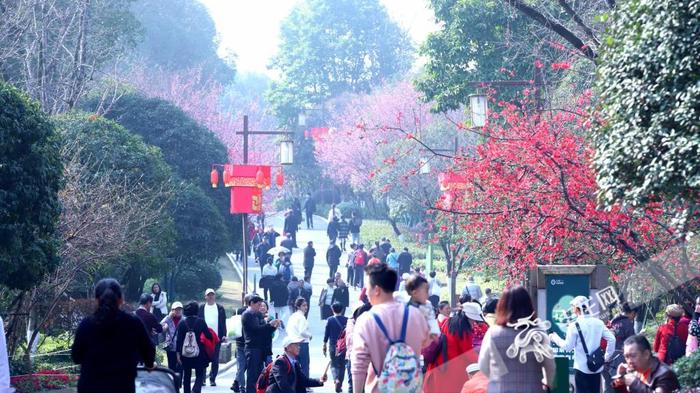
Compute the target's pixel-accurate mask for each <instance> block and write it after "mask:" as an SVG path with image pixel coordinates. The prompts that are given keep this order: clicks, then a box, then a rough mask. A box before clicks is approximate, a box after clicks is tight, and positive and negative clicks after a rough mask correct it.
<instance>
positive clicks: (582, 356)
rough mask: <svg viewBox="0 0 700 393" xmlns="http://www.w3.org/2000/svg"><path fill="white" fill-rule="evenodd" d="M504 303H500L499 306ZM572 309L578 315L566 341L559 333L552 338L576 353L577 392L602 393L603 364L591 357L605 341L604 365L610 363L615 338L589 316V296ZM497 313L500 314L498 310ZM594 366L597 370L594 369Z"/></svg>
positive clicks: (581, 298) (598, 320)
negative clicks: (596, 362)
mask: <svg viewBox="0 0 700 393" xmlns="http://www.w3.org/2000/svg"><path fill="white" fill-rule="evenodd" d="M501 299H503V297H501ZM501 301H502V300H499V307H500V302H501ZM571 307H572V309H573V312H574V314H575V315H576V321H575V322H574V323H571V324H569V327H568V328H567V330H566V339H563V340H562V339H561V338H560V337H559V336H558V335H557V334H556V333H551V334H550V335H549V337H550V339H551V340H552V342H553V343H555V344H556V345H557V346H559V347H560V348H561V349H562V350H564V351H572V350H573V351H574V370H576V372H575V375H574V379H575V384H576V391H577V392H591V393H599V392H600V378H601V373H602V371H603V362H601V363H599V364H593V363H592V362H589V361H588V356H589V355H594V354H595V353H596V351H600V352H602V349H600V342H601V339H605V341H607V347H606V348H605V355H604V362H608V361H610V359H612V356H613V354H614V353H615V336H614V335H613V334H612V332H611V331H610V330H608V329H607V328H606V327H605V324H603V322H602V321H601V320H600V319H598V318H595V317H593V316H591V315H590V314H589V310H590V308H589V305H588V298H587V297H585V296H577V297H575V298H574V300H572V301H571ZM496 312H497V313H498V311H496ZM589 364H590V366H589ZM591 366H594V368H593V369H591V368H592V367H591Z"/></svg>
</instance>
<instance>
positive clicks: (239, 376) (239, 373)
mask: <svg viewBox="0 0 700 393" xmlns="http://www.w3.org/2000/svg"><path fill="white" fill-rule="evenodd" d="M236 362H237V363H238V369H237V370H236V381H238V386H240V387H241V389H244V388H245V369H246V360H245V350H244V349H243V348H236Z"/></svg>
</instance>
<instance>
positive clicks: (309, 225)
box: [304, 193, 316, 229]
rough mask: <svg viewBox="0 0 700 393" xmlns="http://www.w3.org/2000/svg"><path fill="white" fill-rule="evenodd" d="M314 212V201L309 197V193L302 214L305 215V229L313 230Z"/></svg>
mask: <svg viewBox="0 0 700 393" xmlns="http://www.w3.org/2000/svg"><path fill="white" fill-rule="evenodd" d="M315 212H316V201H315V200H314V198H312V197H311V193H308V194H306V201H304V214H305V215H306V229H313V228H314V213H315Z"/></svg>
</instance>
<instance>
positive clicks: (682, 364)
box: [673, 351, 700, 389]
mask: <svg viewBox="0 0 700 393" xmlns="http://www.w3.org/2000/svg"><path fill="white" fill-rule="evenodd" d="M673 371H675V372H676V375H678V381H679V382H680V383H681V387H682V388H684V389H689V388H700V351H695V352H693V353H692V354H691V355H690V356H686V357H683V358H680V359H678V360H677V361H676V362H675V363H673Z"/></svg>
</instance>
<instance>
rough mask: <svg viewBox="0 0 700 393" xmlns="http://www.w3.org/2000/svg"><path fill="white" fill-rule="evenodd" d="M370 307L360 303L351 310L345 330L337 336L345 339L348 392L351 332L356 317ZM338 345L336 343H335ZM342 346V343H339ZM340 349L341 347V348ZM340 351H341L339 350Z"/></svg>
mask: <svg viewBox="0 0 700 393" xmlns="http://www.w3.org/2000/svg"><path fill="white" fill-rule="evenodd" d="M371 308H372V305H371V304H369V303H362V305H361V306H360V307H358V308H356V309H355V311H353V312H352V318H350V319H348V322H347V324H346V325H345V330H344V331H343V332H342V333H340V337H338V341H339V342H340V341H341V340H345V371H347V374H348V393H352V392H353V390H352V373H351V372H350V370H351V369H352V367H351V364H350V358H351V357H352V333H353V329H354V327H355V322H357V318H359V317H360V315H362V314H363V313H365V312H367V311H369V309H371ZM336 345H338V344H336ZM341 346H342V344H341ZM341 349H342V348H341ZM339 352H342V351H339Z"/></svg>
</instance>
